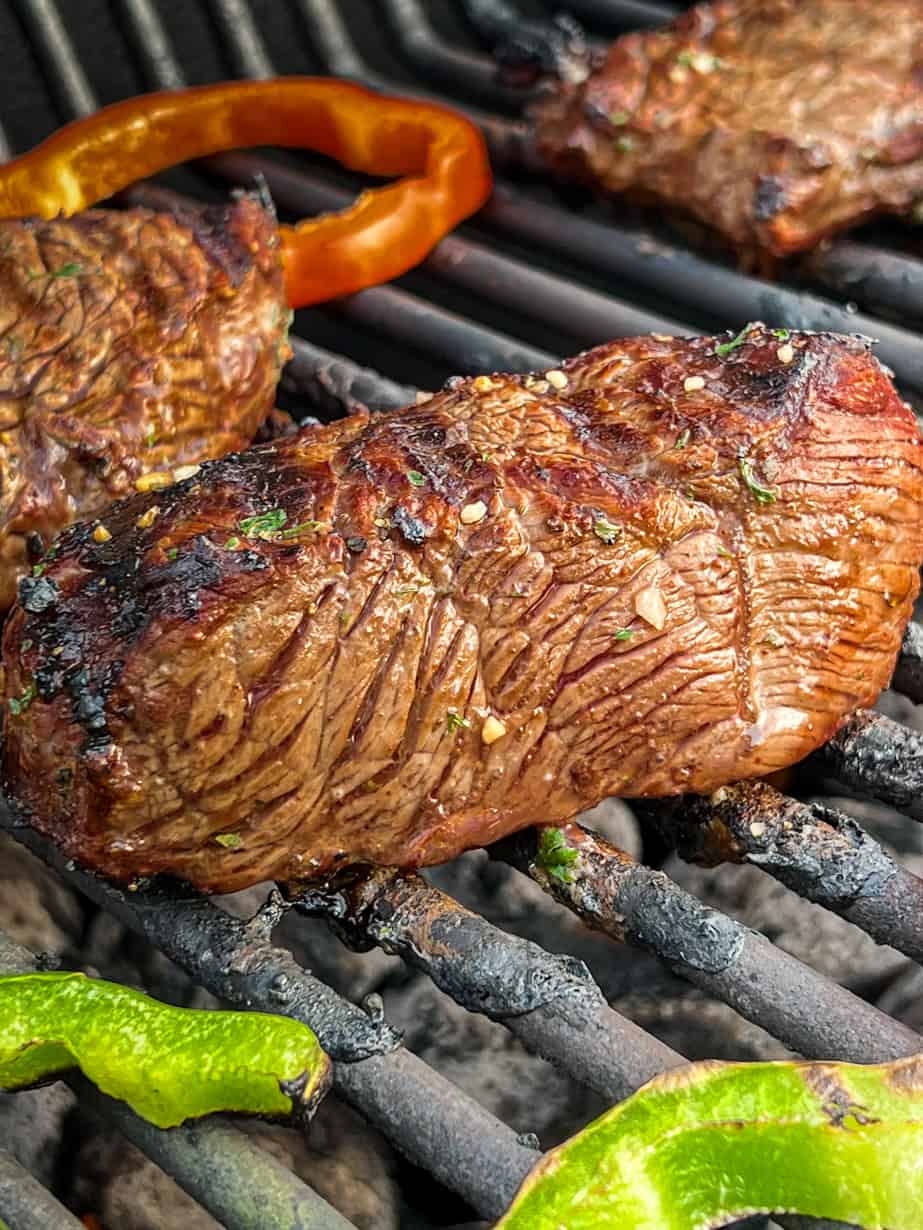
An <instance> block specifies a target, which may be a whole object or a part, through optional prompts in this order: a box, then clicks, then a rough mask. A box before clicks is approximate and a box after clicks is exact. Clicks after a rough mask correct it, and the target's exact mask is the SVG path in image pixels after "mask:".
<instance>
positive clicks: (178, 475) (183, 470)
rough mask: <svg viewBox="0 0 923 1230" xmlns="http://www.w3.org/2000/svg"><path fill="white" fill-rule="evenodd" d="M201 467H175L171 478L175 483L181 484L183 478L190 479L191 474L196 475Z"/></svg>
mask: <svg viewBox="0 0 923 1230" xmlns="http://www.w3.org/2000/svg"><path fill="white" fill-rule="evenodd" d="M201 468H202V467H201V466H196V465H193V466H177V467H176V469H175V470H174V471H173V478H174V480H175V481H176V482H178V483H181V482H182V481H183V479H184V478H192V476H193V474H198V472H199V470H201Z"/></svg>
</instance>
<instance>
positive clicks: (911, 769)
mask: <svg viewBox="0 0 923 1230" xmlns="http://www.w3.org/2000/svg"><path fill="white" fill-rule="evenodd" d="M905 643H906V642H905ZM808 765H809V766H813V767H814V768H815V769H820V770H821V771H822V772H825V773H826V774H827V776H829V777H833V778H835V779H836V780H837V781H838V782H840V783H842V784H843V785H844V786H847V787H849V789H850V790H854V791H856V792H857V793H859V794H861V795H865V796H868V797H871V798H875V799H879V800H880V801H881V802H882V803H887V804H888V805H889V806H890V807H895V808H897V810H898V811H902V812H906V814H907V815H909V816H913V817H914V818H915V819H917V820H920V819H923V736H921V735H920V734H919V732H917V731H915V730H911V729H910V728H909V727H907V726H902V725H901V724H900V723H899V722H895V721H893V720H892V719H891V718H888V717H885V716H884V715H883V714H880V713H871V712H864V713H863V712H860V713H856V714H854V715H853V716H852V717H851V718H850V719H849V720H848V721H847V722H846V723H845V724H844V725H843V727H842V729H841V730H839V731H838V732H837V734H835V735H834V736H833V738H832V739H830V740H829V742H827V743H826V744H825V745H824V746H823V747H821V748H820V749H819V751H818V752H817V753H815V755H814V756H812V757H811V758H810V760H809V762H808Z"/></svg>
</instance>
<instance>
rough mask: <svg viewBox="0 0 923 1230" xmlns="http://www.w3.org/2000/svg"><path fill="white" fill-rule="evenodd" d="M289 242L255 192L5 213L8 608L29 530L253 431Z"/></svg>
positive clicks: (1, 279)
mask: <svg viewBox="0 0 923 1230" xmlns="http://www.w3.org/2000/svg"><path fill="white" fill-rule="evenodd" d="M277 243H278V239H277V232H276V227H275V222H274V220H273V219H272V217H271V215H270V214H269V213H267V211H266V210H264V209H263V208H262V206H260V205H259V204H258V203H257V202H256V201H254V200H249V199H246V198H244V199H241V200H239V201H238V202H236V203H235V204H233V205H231V206H230V207H228V208H221V209H203V210H199V211H191V210H190V211H188V212H187V213H186V214H185V215H184V216H182V217H174V216H171V215H169V214H158V213H151V212H150V211H148V210H143V209H135V210H131V211H128V212H124V213H116V212H109V211H104V210H91V211H88V212H87V213H84V214H79V215H77V216H75V217H73V218H70V219H58V220H55V221H51V222H42V221H0V394H2V400H3V407H4V408H3V409H2V411H0V423H2V429H0V430H2V434H0V610H2V609H4V608H5V607H7V606H9V605H10V603H11V602H12V601H13V599H14V598H15V595H16V580H17V577H18V575H20V574H21V573H22V572H23V571H24V569H25V566H26V562H27V538H28V536H29V535H30V534H38V535H40V536H41V538H42V539H44V540H45V541H46V543H47V542H48V541H49V540H50V539H51V538H52V537H54V535H55V534H57V533H58V531H59V530H61V529H63V528H64V526H66V525H69V524H70V523H71V522H72V521H75V520H78V519H81V518H86V517H90V516H92V515H94V514H95V513H96V512H98V511H99V510H100V509H101V508H103V507H105V506H106V505H107V504H109V503H111V502H112V501H113V500H114V499H116V498H119V497H123V496H125V495H128V494H129V493H130V492H132V491H133V490H134V487H135V484H136V483H137V481H138V480H139V479H142V476H144V475H150V474H152V473H155V472H156V473H157V474H158V475H162V476H164V477H163V481H164V482H167V481H170V477H169V476H170V474H171V471H172V470H173V469H174V468H176V467H178V466H182V465H188V464H192V463H195V462H199V461H201V460H203V459H204V458H206V457H216V456H219V455H221V454H222V453H226V452H231V451H233V450H235V449H239V448H242V447H243V446H244V445H245V444H247V443H248V442H249V441H250V440H251V439H252V437H253V434H254V432H255V431H256V429H257V427H258V426H259V424H260V423H261V421H262V420H263V419H264V418H265V417H266V415H267V414H268V412H269V411H270V409H271V407H272V405H273V398H274V395H275V387H276V382H277V379H278V374H279V368H280V363H281V360H282V358H283V351H284V350H285V343H284V338H285V334H286V329H287V325H288V309H287V306H286V304H285V298H284V288H283V283H282V267H281V262H280V260H279V256H278V253H277V250H276V249H277ZM149 481H151V482H156V481H158V480H157V479H156V478H152V479H150V480H149Z"/></svg>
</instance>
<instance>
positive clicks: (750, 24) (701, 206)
mask: <svg viewBox="0 0 923 1230" xmlns="http://www.w3.org/2000/svg"><path fill="white" fill-rule="evenodd" d="M587 68H588V73H586V74H584V78H583V80H576V81H573V80H569V81H566V82H562V83H558V84H557V85H556V86H555V89H554V91H553V93H552V94H550V95H549V96H548V97H546V98H545V99H544V100H543V101H542V102H541V103H540V104H539V105H538V107H537V108H536V111H535V118H536V123H537V138H538V143H539V147H540V149H541V151H542V153H543V155H544V157H545V158H546V160H547V161H548V163H549V164H550V165H551V166H552V167H553V168H555V170H557V171H559V172H561V173H563V174H566V175H577V176H578V177H581V178H583V179H586V180H589V181H590V182H591V183H593V184H595V185H597V186H598V187H600V188H602V189H604V190H605V191H607V192H627V193H629V194H631V195H633V196H634V197H635V198H637V199H640V200H653V201H659V202H665V203H667V204H669V205H672V206H675V207H677V208H678V209H681V210H685V211H690V212H691V213H692V214H694V215H695V216H696V217H697V218H699V219H700V220H701V221H703V222H705V223H706V224H707V225H708V226H709V227H714V228H716V229H717V230H719V231H721V232H722V233H723V234H724V235H725V236H726V238H727V239H728V240H730V242H731V243H732V244H733V245H734V246H735V247H737V248H738V249H741V250H742V251H745V252H746V251H752V250H753V249H761V250H764V251H768V252H771V253H773V254H775V255H776V256H785V255H787V254H788V253H791V252H797V251H800V250H803V249H806V248H810V247H812V246H814V245H815V244H816V243H817V242H818V241H819V240H820V239H822V238H823V237H824V236H825V235H829V234H831V233H832V232H835V231H839V230H842V229H843V228H845V227H849V226H852V225H854V224H855V223H857V222H860V221H862V220H863V219H864V218H868V217H870V216H871V215H873V214H876V213H881V212H890V213H901V212H904V211H906V210H908V209H909V208H911V206H913V204H914V202H919V201H921V200H923V0H716V2H715V3H713V4H700V5H697V6H696V7H695V8H693V9H691V10H690V12H688V13H686V14H684V15H683V16H681V17H680V18H678V19H677V20H676V21H675V22H674V24H673V25H672V26H670V27H668V28H667V29H665V30H662V31H657V32H647V33H641V34H629V35H626V36H625V37H623V38H620V39H618V40H617V41H616V42H614V43H613V44H612V46H611V47H610V48H609V49H608V52H607V53H606V54H604V55H603V56H599V57H595V58H594V59H593V62H592V64H590V65H588V66H587ZM578 76H579V74H578Z"/></svg>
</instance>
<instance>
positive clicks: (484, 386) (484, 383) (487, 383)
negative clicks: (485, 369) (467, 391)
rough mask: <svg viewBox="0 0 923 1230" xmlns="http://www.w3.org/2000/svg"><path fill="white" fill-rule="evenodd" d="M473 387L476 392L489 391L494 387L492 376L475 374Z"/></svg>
mask: <svg viewBox="0 0 923 1230" xmlns="http://www.w3.org/2000/svg"><path fill="white" fill-rule="evenodd" d="M471 387H472V388H473V389H474V391H475V393H489V392H490V391H491V389H492V388H493V387H494V382H493V381H492V380H491V378H490V376H475V378H474V380H473V381H472V382H471Z"/></svg>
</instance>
